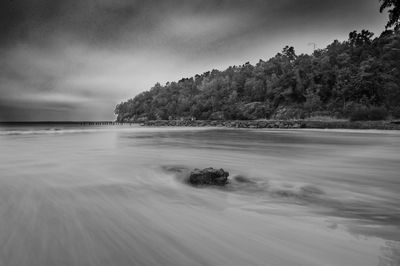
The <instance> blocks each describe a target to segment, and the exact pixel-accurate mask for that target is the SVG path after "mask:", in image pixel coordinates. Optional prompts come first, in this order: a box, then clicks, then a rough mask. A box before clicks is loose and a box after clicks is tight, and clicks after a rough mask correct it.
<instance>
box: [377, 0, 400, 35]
mask: <svg viewBox="0 0 400 266" xmlns="http://www.w3.org/2000/svg"><path fill="white" fill-rule="evenodd" d="M379 2H382V4H381V7H380V9H379V11H380V12H381V13H382V11H383V10H385V9H387V8H392V9H390V10H389V11H388V12H389V21H388V23H387V24H386V29H388V28H391V27H393V26H394V29H395V30H399V29H400V0H379Z"/></svg>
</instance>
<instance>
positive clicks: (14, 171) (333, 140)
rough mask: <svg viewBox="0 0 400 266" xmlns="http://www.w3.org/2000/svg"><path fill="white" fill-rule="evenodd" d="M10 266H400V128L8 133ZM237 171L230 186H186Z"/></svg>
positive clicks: (3, 135)
mask: <svg viewBox="0 0 400 266" xmlns="http://www.w3.org/2000/svg"><path fill="white" fill-rule="evenodd" d="M0 151H1V153H0V217H1V222H0V265H6V266H8V265H15V266H24V265H40V266H44V265H307V266H311V265H318V266H319V265H363V266H364V265H380V266H381V265H400V230H399V227H400V226H399V225H400V204H399V203H400V194H399V193H398V192H399V191H400V174H399V173H400V152H399V151H400V132H395V131H350V130H347V131H346V130H336V131H335V130H247V129H246V130H244V129H243V130H241V129H215V128H201V129H190V128H139V127H124V126H109V127H106V126H103V127H89V126H86V127H77V126H71V125H68V126H62V125H55V126H54V125H42V126H34V125H26V126H17V127H15V126H14V127H11V126H8V127H4V126H3V127H2V128H0ZM210 166H212V167H218V168H223V169H225V170H227V171H229V172H230V180H231V181H230V183H229V184H228V185H227V186H226V187H225V188H204V187H203V188H196V187H191V186H189V185H187V184H186V183H185V182H184V179H185V173H186V172H187V171H190V169H192V168H205V167H210Z"/></svg>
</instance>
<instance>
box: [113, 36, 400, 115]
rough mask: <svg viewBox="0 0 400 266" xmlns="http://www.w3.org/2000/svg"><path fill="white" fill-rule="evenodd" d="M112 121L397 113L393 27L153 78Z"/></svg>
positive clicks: (399, 67) (398, 47)
mask: <svg viewBox="0 0 400 266" xmlns="http://www.w3.org/2000/svg"><path fill="white" fill-rule="evenodd" d="M115 114H116V115H117V120H118V121H140V120H155V119H182V118H184V119H189V118H190V119H211V120H220V119H240V120H248V119H271V118H273V119H291V118H306V117H310V116H321V115H323V116H332V117H336V118H348V117H350V118H352V119H354V120H362V119H364V120H377V119H384V118H386V117H388V116H392V117H399V116H400V32H399V31H391V30H386V31H384V32H383V33H382V34H381V35H380V36H379V37H377V38H373V34H372V33H371V32H369V31H367V30H362V31H361V32H357V31H353V32H351V33H350V34H349V39H348V40H347V41H344V42H339V41H337V40H335V41H333V42H332V43H331V44H330V45H328V46H327V47H326V48H325V49H318V50H316V51H314V53H313V54H312V55H307V54H301V55H297V54H296V52H295V49H294V48H293V47H288V46H286V47H285V48H283V51H282V52H281V53H278V54H277V55H276V56H275V57H273V58H271V59H269V60H267V61H263V60H260V61H259V62H258V63H257V64H255V65H252V64H250V63H245V64H244V65H241V66H232V67H229V68H227V69H226V70H223V71H219V70H215V69H214V70H212V71H208V72H205V73H203V74H200V75H196V76H194V77H190V78H183V79H181V80H179V81H178V82H168V83H166V84H165V85H161V84H159V83H157V84H156V85H154V87H152V88H151V89H150V90H149V91H146V92H143V93H140V94H139V95H137V96H136V97H134V98H133V99H130V100H128V101H126V102H123V103H121V104H118V105H117V107H116V109H115Z"/></svg>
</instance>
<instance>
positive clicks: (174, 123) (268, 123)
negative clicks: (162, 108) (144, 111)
mask: <svg viewBox="0 0 400 266" xmlns="http://www.w3.org/2000/svg"><path fill="white" fill-rule="evenodd" d="M140 125H141V126H147V127H228V128H314V129H383V130H400V121H346V120H344V121H343V120H339V121H336V120H333V121H311V120H228V121H226V120H149V121H144V122H141V123H140Z"/></svg>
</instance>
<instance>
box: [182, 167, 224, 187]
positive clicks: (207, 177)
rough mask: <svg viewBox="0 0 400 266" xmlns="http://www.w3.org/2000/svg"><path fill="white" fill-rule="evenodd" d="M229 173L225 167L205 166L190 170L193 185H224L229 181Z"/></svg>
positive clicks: (190, 181) (190, 180)
mask: <svg viewBox="0 0 400 266" xmlns="http://www.w3.org/2000/svg"><path fill="white" fill-rule="evenodd" d="M228 176H229V173H228V172H226V171H224V169H214V168H211V167H210V168H205V169H203V170H200V169H194V170H193V171H192V172H190V175H189V183H190V184H192V185H216V186H224V185H226V184H227V183H228Z"/></svg>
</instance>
